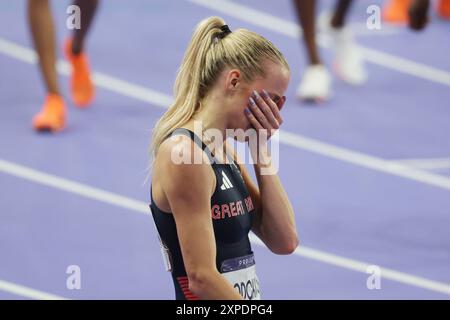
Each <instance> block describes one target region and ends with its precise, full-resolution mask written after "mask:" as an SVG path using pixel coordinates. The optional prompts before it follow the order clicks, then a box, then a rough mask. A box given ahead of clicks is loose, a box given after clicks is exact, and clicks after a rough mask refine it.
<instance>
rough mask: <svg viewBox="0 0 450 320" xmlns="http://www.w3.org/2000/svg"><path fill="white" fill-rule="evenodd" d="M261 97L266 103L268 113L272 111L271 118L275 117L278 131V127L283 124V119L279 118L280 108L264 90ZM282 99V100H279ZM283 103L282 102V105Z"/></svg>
mask: <svg viewBox="0 0 450 320" xmlns="http://www.w3.org/2000/svg"><path fill="white" fill-rule="evenodd" d="M262 96H263V98H264V101H265V102H266V104H267V105H268V106H269V108H270V111H272V114H273V116H274V117H275V119H276V120H277V122H278V127H277V128H276V129H278V128H279V127H280V125H281V124H282V123H283V118H282V117H281V113H280V110H281V107H279V106H278V105H277V104H276V103H275V102H274V101H273V100H272V99H271V98H270V96H269V94H268V93H267V91H266V90H263V91H262ZM281 99H282V98H281ZM283 103H284V102H282V104H283Z"/></svg>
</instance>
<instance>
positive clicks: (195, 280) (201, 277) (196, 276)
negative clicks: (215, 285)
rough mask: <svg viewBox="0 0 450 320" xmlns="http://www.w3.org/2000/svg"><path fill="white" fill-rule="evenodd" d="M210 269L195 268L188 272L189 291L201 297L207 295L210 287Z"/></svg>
mask: <svg viewBox="0 0 450 320" xmlns="http://www.w3.org/2000/svg"><path fill="white" fill-rule="evenodd" d="M210 278H211V272H210V271H208V272H207V271H200V270H193V271H190V272H188V281H189V291H191V293H193V294H194V295H196V296H197V297H199V298H202V297H205V296H207V294H208V290H209V289H210Z"/></svg>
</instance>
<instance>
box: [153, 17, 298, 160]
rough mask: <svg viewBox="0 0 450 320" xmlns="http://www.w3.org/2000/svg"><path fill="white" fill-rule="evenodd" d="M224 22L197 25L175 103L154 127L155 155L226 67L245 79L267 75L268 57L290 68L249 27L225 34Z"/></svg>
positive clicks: (180, 72) (216, 20)
mask: <svg viewBox="0 0 450 320" xmlns="http://www.w3.org/2000/svg"><path fill="white" fill-rule="evenodd" d="M224 25H225V21H224V20H223V19H222V18H219V17H210V18H206V19H204V20H202V21H201V22H200V23H199V24H198V25H197V27H196V29H195V32H194V34H193V36H192V38H191V41H190V43H189V46H188V48H187V50H186V52H185V54H184V58H183V62H182V64H181V66H180V69H179V70H178V75H177V78H176V80H175V85H174V102H173V104H172V105H171V106H170V107H169V109H168V110H167V111H166V113H164V115H163V116H162V117H161V118H160V119H159V121H158V122H157V123H156V125H155V127H154V129H153V136H152V143H151V149H150V151H151V155H152V156H153V158H154V157H155V156H156V153H157V151H158V148H159V146H160V145H161V143H162V142H163V141H164V139H165V138H166V137H167V136H168V135H169V134H170V133H171V132H172V131H173V130H175V129H177V128H179V127H180V126H182V125H183V124H185V123H186V122H187V121H189V120H190V119H191V118H192V116H193V115H194V114H195V113H196V112H198V111H199V108H200V107H201V103H200V102H201V100H202V99H203V98H204V97H205V96H206V94H207V93H208V90H209V89H210V88H211V86H212V85H213V84H214V82H215V80H216V79H217V77H218V76H219V74H220V73H221V72H222V71H223V70H224V69H225V67H232V68H236V69H239V70H240V71H241V72H242V75H243V78H244V80H245V81H251V80H252V79H254V77H255V76H263V77H264V76H265V72H264V71H265V70H264V65H263V62H264V61H266V60H270V61H273V62H275V63H279V64H281V65H282V66H284V67H285V68H286V69H287V70H289V65H288V63H287V62H286V60H285V58H284V57H283V55H282V54H281V52H280V51H279V50H278V49H277V48H276V47H275V46H274V45H273V44H272V43H271V42H270V41H269V40H267V39H265V38H264V37H262V36H260V35H258V34H256V33H254V32H251V31H249V30H246V29H238V30H236V31H233V32H231V33H229V34H224V32H223V31H222V29H221V27H223V26H224Z"/></svg>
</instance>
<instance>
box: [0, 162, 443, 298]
mask: <svg viewBox="0 0 450 320" xmlns="http://www.w3.org/2000/svg"><path fill="white" fill-rule="evenodd" d="M0 172H3V173H4V174H8V175H12V176H15V177H19V178H22V179H25V180H28V181H32V182H35V183H38V184H42V185H45V186H49V187H52V188H55V189H59V190H63V191H66V192H69V193H74V194H77V195H80V196H83V197H86V198H89V199H93V200H97V201H100V202H103V203H107V204H110V205H114V206H119V207H121V208H125V209H129V210H132V211H135V212H139V213H143V214H146V215H148V214H149V213H150V209H149V207H148V204H147V203H145V202H142V201H138V200H134V199H131V198H127V197H124V196H121V195H118V194H115V193H112V192H109V191H105V190H102V189H98V188H95V187H92V186H89V185H86V184H81V183H79V182H75V181H72V180H69V179H65V178H61V177H58V176H55V175H52V174H48V173H45V172H42V171H38V170H35V169H32V168H29V167H25V166H22V165H18V164H16V163H13V162H9V161H6V160H2V159H0ZM74 186H75V187H74ZM250 240H251V241H252V243H254V244H256V245H260V246H263V247H265V245H264V244H263V243H262V242H261V241H260V240H259V239H258V238H257V237H256V236H254V235H253V234H251V235H250ZM294 254H296V255H298V256H301V257H304V258H308V259H312V260H316V261H320V262H323V263H326V264H330V265H334V266H338V267H341V268H345V269H350V270H354V271H358V272H362V273H366V270H367V267H368V266H369V265H371V264H369V263H367V262H361V261H357V260H352V259H348V258H345V257H341V256H338V255H334V254H330V253H327V252H323V251H319V250H315V249H312V248H308V247H305V246H301V247H298V248H297V249H296V251H295V252H294ZM380 268H381V275H382V277H384V278H385V279H389V280H392V281H397V282H400V283H403V284H407V285H410V286H414V287H419V288H422V289H427V290H431V291H435V292H439V293H444V294H448V295H450V285H448V284H446V283H444V282H438V281H433V280H429V279H426V278H422V277H417V276H414V275H410V274H407V273H404V272H400V271H396V270H393V269H388V268H384V267H381V266H380ZM0 290H2V287H1V286H0ZM5 291H6V290H5Z"/></svg>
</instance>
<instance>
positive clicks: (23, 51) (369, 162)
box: [0, 0, 450, 190]
mask: <svg viewBox="0 0 450 320" xmlns="http://www.w3.org/2000/svg"><path fill="white" fill-rule="evenodd" d="M215 1H217V0H215ZM0 53H3V54H5V55H7V56H9V57H12V58H15V59H18V60H20V61H23V62H27V63H33V64H34V63H36V54H35V52H34V50H32V49H29V48H26V47H23V46H20V45H17V44H15V43H12V42H10V41H7V40H4V39H1V38H0ZM57 69H58V72H59V73H61V74H63V75H68V74H69V71H70V68H69V65H68V64H67V63H66V62H65V61H58V64H57ZM93 81H94V83H95V84H96V85H97V86H98V87H101V88H103V89H107V90H110V91H112V92H115V93H119V94H122V95H124V96H127V97H131V98H135V99H138V100H141V101H145V102H148V103H150V104H152V105H154V106H157V107H160V108H167V107H168V105H169V104H170V103H171V101H172V98H171V97H170V96H169V95H166V94H164V93H160V92H157V91H154V90H151V89H148V88H146V87H143V86H139V85H136V84H133V83H130V82H128V81H124V80H121V79H117V78H115V77H112V76H109V75H107V74H104V73H100V72H93ZM280 142H281V143H283V144H285V145H289V146H292V147H295V148H298V149H302V150H307V151H310V152H313V153H316V154H321V155H323V156H326V157H329V158H333V159H336V160H340V161H344V162H348V163H351V164H354V165H358V166H361V167H365V168H368V169H372V170H376V171H379V172H383V173H387V174H391V175H394V176H398V177H402V178H406V179H409V180H413V181H417V182H420V183H423V184H427V185H431V186H435V187H439V188H443V189H447V190H449V189H450V179H449V178H447V177H445V176H442V175H437V174H434V173H429V172H425V171H420V170H417V169H414V168H412V167H408V166H406V165H403V164H400V163H393V162H391V161H387V160H384V159H381V158H378V157H374V156H370V155H366V154H363V153H360V152H357V151H352V150H349V149H345V148H342V147H337V146H334V145H332V144H328V143H324V142H321V141H319V140H315V139H311V138H307V137H305V136H302V135H299V134H296V133H292V132H288V131H286V130H281V131H280Z"/></svg>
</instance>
